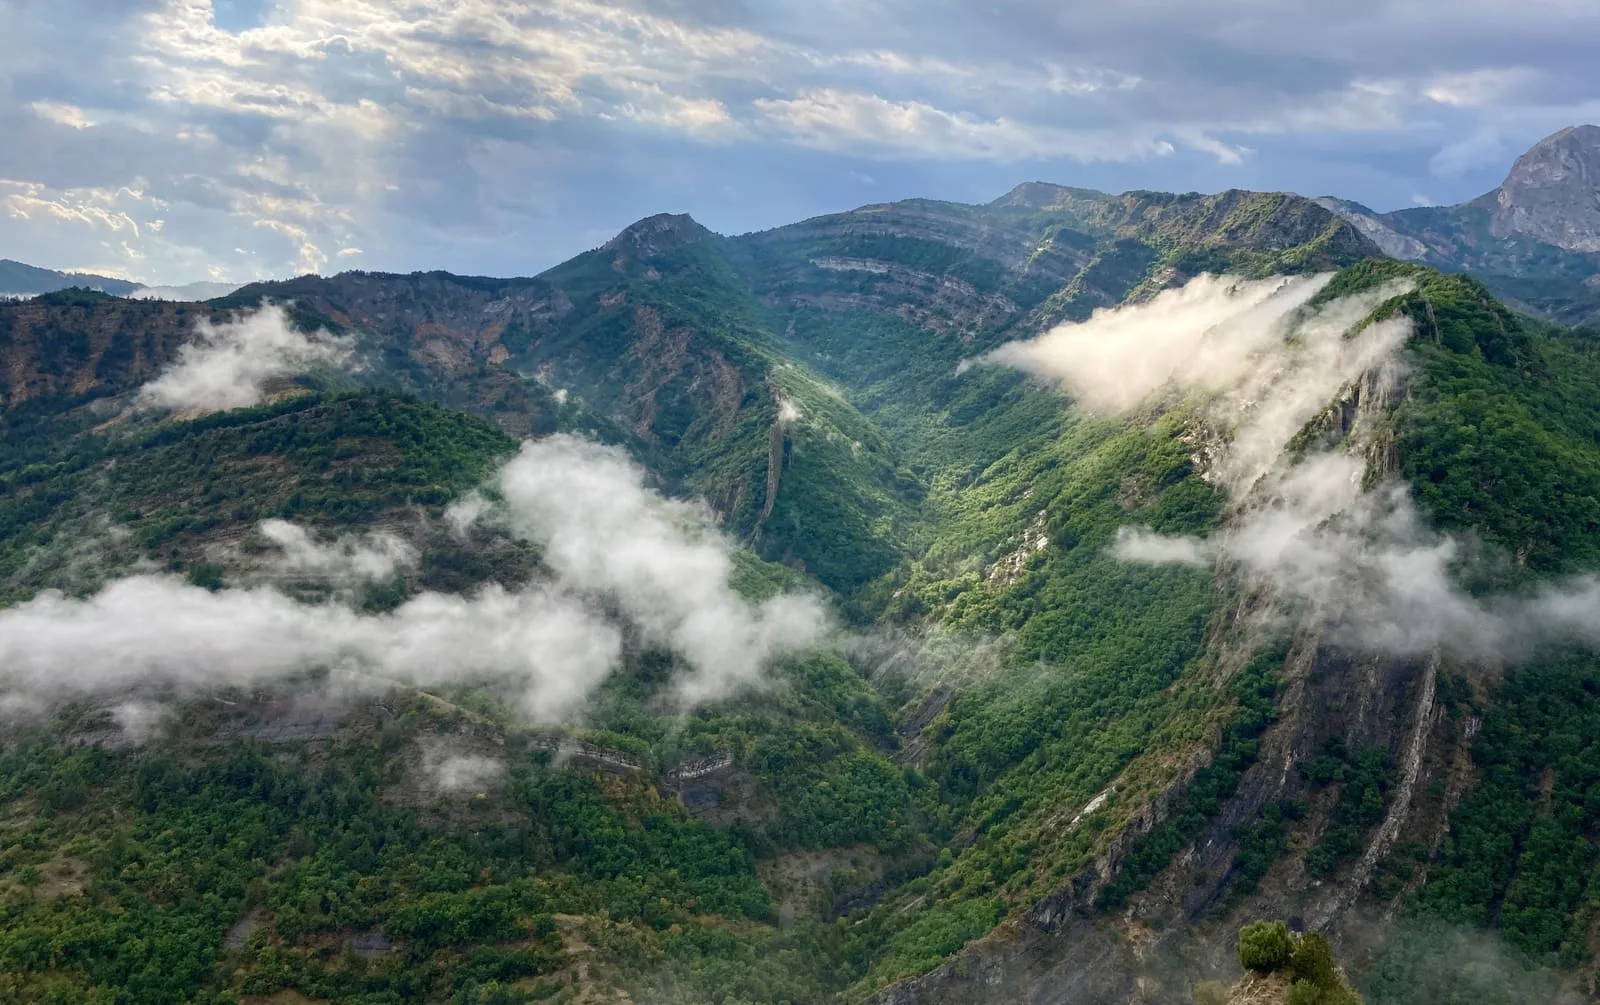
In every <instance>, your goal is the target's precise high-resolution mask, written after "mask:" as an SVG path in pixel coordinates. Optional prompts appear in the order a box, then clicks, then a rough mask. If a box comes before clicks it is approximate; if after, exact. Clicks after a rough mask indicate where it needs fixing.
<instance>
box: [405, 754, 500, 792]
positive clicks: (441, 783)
mask: <svg viewBox="0 0 1600 1005" xmlns="http://www.w3.org/2000/svg"><path fill="white" fill-rule="evenodd" d="M422 770H423V771H424V772H425V773H426V774H427V776H428V781H429V784H430V785H431V786H432V788H434V789H435V790H436V791H439V792H447V793H456V792H482V791H483V790H485V789H488V788H492V787H494V786H495V785H497V784H498V783H499V782H500V781H501V779H503V778H504V777H505V774H506V763H505V761H503V760H501V759H500V758H498V757H487V756H485V755H483V754H473V753H467V752H463V751H455V750H452V749H450V747H449V746H448V745H447V744H446V743H444V742H442V741H435V742H432V743H430V744H428V745H427V746H426V747H424V749H423V752H422Z"/></svg>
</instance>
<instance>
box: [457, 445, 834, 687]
mask: <svg viewBox="0 0 1600 1005" xmlns="http://www.w3.org/2000/svg"><path fill="white" fill-rule="evenodd" d="M496 488H497V489H498V490H499V493H500V495H501V497H502V499H503V502H502V503H500V504H498V505H496V506H494V507H492V508H490V509H487V510H486V509H484V507H483V506H482V504H481V502H478V501H468V502H466V503H464V507H465V509H464V510H458V511H457V514H456V516H457V520H456V522H457V524H458V525H461V524H462V523H470V522H471V520H473V519H479V520H483V519H488V520H497V521H500V522H502V523H503V524H504V525H505V526H506V527H507V528H508V529H509V530H510V531H511V532H512V533H514V534H517V535H518V536H520V537H523V538H524V539H526V540H528V541H531V542H533V543H534V544H536V545H538V546H540V547H541V548H542V549H543V553H544V559H543V560H544V562H545V564H546V565H548V566H549V568H550V569H551V570H552V571H553V572H554V573H555V575H556V577H557V579H558V580H559V581H560V582H562V583H563V584H565V585H566V586H567V587H568V588H570V589H572V590H575V591H578V592H581V593H584V594H590V595H598V596H602V597H605V598H608V600H610V601H611V602H613V603H615V604H616V605H617V607H618V608H619V609H620V610H621V611H623V612H624V614H625V615H626V617H627V618H628V620H629V621H630V622H631V623H633V624H634V625H636V626H637V627H638V628H639V629H640V630H641V631H642V632H643V633H644V636H645V637H646V638H647V639H648V640H649V641H650V642H652V643H654V644H657V645H662V646H666V647H669V648H671V649H672V650H673V651H674V652H676V653H678V654H679V655H681V656H682V657H683V658H684V660H685V661H686V662H687V663H688V664H689V666H690V672H689V674H688V675H686V676H685V677H683V678H681V679H680V680H679V681H678V682H677V685H676V688H677V695H678V698H679V699H680V700H681V701H683V702H685V703H688V704H695V703H698V702H701V701H705V700H709V699H711V698H713V697H715V696H718V695H722V694H727V693H729V692H730V691H733V690H738V689H740V688H743V687H746V686H748V685H750V684H753V683H755V681H756V680H757V678H758V677H759V674H760V672H761V670H762V668H764V667H765V666H767V665H768V664H769V663H771V662H772V661H773V660H774V659H777V658H780V657H782V656H785V655H788V654H792V653H795V652H799V651H802V650H805V649H808V648H811V647H814V646H816V645H817V644H819V643H820V642H821V641H822V639H823V637H824V636H825V634H826V633H827V631H828V618H827V616H826V613H825V611H824V610H823V607H822V605H821V603H820V602H819V601H818V600H817V599H816V598H815V597H812V596H809V595H805V594H788V593H785V594H779V595H778V596H776V597H773V598H771V599H769V600H767V601H766V602H764V603H762V604H752V603H750V602H749V601H747V600H745V599H744V598H743V597H741V596H739V595H738V594H737V593H736V592H734V590H733V589H732V588H731V587H730V586H729V585H728V581H729V576H730V574H731V573H732V571H733V562H732V558H731V556H730V554H729V551H728V545H727V543H726V541H724V540H723V539H722V538H721V537H719V536H717V535H716V534H715V533H714V532H712V531H711V530H710V528H708V527H706V526H704V524H703V521H702V520H701V519H700V518H699V517H698V516H697V515H696V514H695V513H694V511H692V510H691V509H690V508H689V507H687V506H684V505H682V504H678V503H672V502H669V501H668V500H665V499H663V498H661V497H660V496H659V495H656V494H655V493H653V492H650V491H649V490H648V489H646V488H645V486H644V472H643V470H642V469H640V468H639V467H638V466H637V465H635V464H634V463H633V462H632V461H630V460H629V459H628V457H627V455H626V454H624V453H623V452H622V451H620V450H618V449H616V448H613V447H606V446H602V445H600V444H597V443H595V442H593V441H590V440H585V439H582V438H580V437H576V436H569V435H564V434H558V435H555V436H550V437H546V438H544V439H542V440H535V441H530V442H527V443H524V444H523V446H522V451H521V452H520V453H519V454H518V455H517V456H516V457H515V458H513V459H512V460H511V461H510V462H509V463H508V464H506V465H505V466H504V467H503V468H502V469H501V470H500V473H499V475H498V477H497V479H496Z"/></svg>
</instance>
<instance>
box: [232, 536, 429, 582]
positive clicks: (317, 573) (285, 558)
mask: <svg viewBox="0 0 1600 1005" xmlns="http://www.w3.org/2000/svg"><path fill="white" fill-rule="evenodd" d="M258 529H259V531H260V533H261V536H262V537H264V538H266V539H267V540H268V541H269V542H271V543H272V544H273V545H275V546H276V547H277V548H278V552H279V553H278V555H277V556H276V558H275V559H274V560H273V561H272V562H271V563H270V566H269V569H270V571H271V572H272V573H273V574H274V575H278V576H284V577H291V578H295V579H314V580H318V581H320V582H324V583H327V584H329V585H332V586H336V587H351V586H357V585H359V584H361V583H381V582H383V581H384V580H387V579H390V578H392V577H393V576H394V575H395V574H397V573H400V572H404V571H407V570H410V569H413V568H415V567H416V565H417V561H418V557H419V556H418V555H417V550H416V549H415V548H413V547H412V546H411V545H410V544H409V543H408V542H406V541H405V540H404V539H402V538H400V537H398V536H397V535H395V534H391V533H388V532H387V531H376V532H373V533H370V534H364V535H361V536H353V535H345V536H343V537H339V538H337V539H335V540H333V541H331V542H325V541H319V540H317V539H316V537H314V536H313V535H312V533H311V532H310V531H309V530H307V529H306V528H304V527H302V526H300V525H299V524H296V523H290V522H289V521H287V520H263V521H262V522H261V526H260V527H259V528H258Z"/></svg>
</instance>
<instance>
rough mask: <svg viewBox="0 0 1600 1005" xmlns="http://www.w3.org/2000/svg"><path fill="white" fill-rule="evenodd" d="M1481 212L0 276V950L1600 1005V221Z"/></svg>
mask: <svg viewBox="0 0 1600 1005" xmlns="http://www.w3.org/2000/svg"><path fill="white" fill-rule="evenodd" d="M1469 208H1470V207H1469ZM1469 208H1460V207H1457V208H1453V209H1448V210H1446V209H1440V210H1428V211H1420V210H1408V211H1403V212H1402V213H1401V214H1388V215H1383V216H1381V217H1380V216H1379V215H1375V214H1368V213H1365V212H1364V211H1362V210H1361V208H1360V207H1354V206H1351V205H1346V204H1339V205H1332V206H1330V205H1328V203H1327V201H1326V200H1315V201H1314V200H1310V199H1305V198H1301V197H1298V196H1292V195H1285V194H1281V193H1254V192H1243V191H1228V192H1224V193H1220V194H1217V195H1196V194H1188V195H1172V194H1165V193H1154V192H1130V193H1125V194H1123V195H1120V196H1111V195H1105V194H1102V193H1097V192H1090V191H1087V190H1082V189H1072V188H1064V187H1059V186H1053V185H1047V184H1043V183H1031V184H1026V185H1022V186H1019V187H1018V188H1016V189H1014V190H1013V191H1012V192H1010V193H1008V194H1007V195H1005V196H1003V197H1001V198H1000V199H997V200H995V201H994V202H992V203H989V204H986V205H962V204H955V203H946V202H936V201H928V200H912V201H907V202H898V203H890V204H884V205H874V206H867V207H863V208H861V209H858V210H855V211H851V212H846V213H839V214H835V215H831V216H825V217H819V218H815V219H811V220H806V221H803V222H800V223H797V224H793V225H790V226H786V227H780V228H777V229H775V230H769V231H763V232H758V233H753V234H746V235H742V236H736V237H724V236H721V235H718V234H715V233H712V232H711V231H709V230H707V229H705V228H704V227H702V226H700V225H699V224H698V223H696V222H695V221H694V220H692V219H690V218H689V217H686V216H681V215H665V216H656V217H650V218H647V219H645V220H642V221H639V222H638V223H636V224H634V225H632V226H630V227H628V228H627V229H626V230H624V231H622V232H621V233H620V234H618V235H617V236H616V237H615V238H613V239H612V240H610V241H608V242H607V243H605V244H604V245H602V246H600V247H598V248H596V249H594V250H591V251H588V252H585V253H583V254H580V255H578V256H576V257H575V258H572V259H571V260H569V261H567V262H565V263H564V264H562V265H559V266H557V267H555V268H553V269H551V270H549V271H547V272H545V273H543V274H541V275H539V276H536V277H531V278H513V279H497V278H487V277H472V276H457V275H452V274H448V273H442V272H427V273H420V272H419V273H412V274H409V275H396V274H384V273H371V272H344V273H340V274H337V275H331V276H326V277H321V276H302V277H300V278H296V279H291V280H286V281H279V282H266V283H259V284H253V285H250V286H247V287H244V288H241V289H239V290H237V291H236V292H234V293H232V294H229V295H228V296H225V297H222V298H218V299H213V300H209V301H206V302H203V303H172V302H166V301H140V300H129V299H121V298H119V297H116V296H112V295H110V294H109V293H102V292H97V291H90V290H84V289H66V290H62V291H57V292H52V293H47V294H44V295H42V296H39V297H35V298H32V299H28V300H21V301H17V302H7V303H0V407H3V411H0V430H3V449H0V597H3V599H4V601H5V602H6V605H7V606H6V608H5V609H4V610H0V708H3V709H4V710H5V714H6V715H7V716H8V719H7V727H6V730H5V734H4V739H3V743H0V915H3V917H4V924H3V925H0V1000H4V1001H19V1002H22V1001H27V1002H56V1001H60V1002H70V1001H107V1002H123V1001H127V1002H152V1003H154V1002H169V1001H170V1002H180V1001H200V1002H216V1003H222V1002H232V1003H251V1005H258V1003H266V1002H274V1003H283V1002H306V1001H311V1002H324V1001H328V1002H331V1001H340V1002H345V1001H348V1002H363V1003H373V1005H376V1003H380V1002H399V1001H439V1002H453V1003H454V1002H460V1003H488V1002H519V1001H550V1002H570V1003H585V1005H587V1003H598V1002H614V1001H635V1002H641V1003H650V1005H668V1003H674V1002H683V1003H702V1002H715V1003H718V1005H745V1003H749V1005H756V1003H778V1002H786V1003H800V1002H816V1003H822V1002H847V1003H868V1002H871V1003H877V1005H947V1003H948V1005H955V1003H969V1002H970V1003H978V1002H997V1001H1019V1002H1021V1001H1026V1002H1030V1003H1040V1005H1043V1003H1063V1005H1064V1003H1080V1002H1081V1003H1091V1002H1130V1003H1131V1002H1141V1003H1151V1005H1154V1003H1157V1002H1162V1003H1165V1002H1174V1001H1190V1000H1199V999H1198V998H1197V997H1196V996H1197V995H1199V994H1200V993H1201V992H1198V991H1196V990H1195V988H1196V985H1198V984H1201V983H1202V982H1208V981H1210V982H1216V981H1220V982H1223V983H1224V984H1232V983H1233V982H1234V981H1235V980H1236V979H1237V978H1238V977H1239V974H1240V970H1239V964H1238V961H1237V956H1236V953H1235V943H1236V940H1237V936H1238V933H1239V931H1240V928H1241V926H1243V925H1244V924H1246V923H1248V922H1250V921H1253V920H1256V919H1262V918H1265V919H1283V920H1285V921H1288V922H1289V923H1290V926H1291V927H1292V928H1294V929H1295V930H1296V931H1299V930H1309V931H1316V932H1321V933H1323V934H1325V935H1327V936H1328V937H1329V939H1330V940H1331V942H1332V943H1333V945H1334V948H1335V950H1336V951H1337V956H1338V959H1339V961H1340V962H1341V964H1342V965H1343V966H1344V968H1345V969H1346V970H1347V971H1348V973H1349V978H1350V980H1351V981H1352V982H1353V984H1354V985H1355V987H1356V988H1357V989H1358V990H1359V991H1360V992H1361V993H1362V994H1363V995H1364V996H1365V1000H1366V1001H1368V1002H1371V1003H1373V1005H1390V1003H1394V1005H1399V1003H1411V1002H1419V1001H1427V1002H1451V1001H1465V1000H1471V1001H1474V1002H1477V1003H1481V1005H1493V1003H1499V1002H1505V1003H1512V1002H1517V1003H1522V1002H1533V1001H1538V1002H1562V1003H1565V1002H1568V1001H1582V1000H1589V999H1590V998H1591V997H1592V996H1593V995H1594V994H1595V988H1596V984H1595V981H1596V980H1597V965H1600V957H1597V952H1600V941H1597V940H1600V914H1597V908H1600V879H1597V877H1600V843H1597V842H1600V799H1597V798H1596V795H1595V794H1596V793H1597V792H1600V745H1597V744H1600V740H1597V739H1596V738H1597V737H1600V664H1596V662H1595V659H1594V646H1595V645H1596V644H1600V638H1597V637H1596V635H1595V631H1594V625H1595V624H1596V623H1600V622H1597V620H1596V618H1595V616H1594V615H1595V612H1596V611H1597V610H1600V608H1597V607H1596V606H1595V599H1596V594H1595V587H1594V580H1593V578H1592V577H1593V575H1594V574H1595V571H1596V570H1597V569H1600V535H1597V534H1596V530H1597V528H1600V502H1597V500H1600V354H1597V351H1596V350H1597V343H1596V341H1595V338H1594V334H1593V332H1592V331H1589V330H1588V329H1586V328H1583V327H1570V325H1572V324H1577V323H1581V322H1587V321H1589V320H1592V318H1591V317H1590V315H1589V314H1588V313H1585V310H1586V309H1580V308H1579V307H1573V308H1572V309H1570V310H1569V309H1568V308H1567V307H1566V306H1563V305H1565V304H1566V303H1567V301H1566V300H1562V299H1560V298H1561V297H1568V296H1570V297H1572V298H1573V303H1577V302H1578V300H1581V297H1582V296H1583V294H1582V293H1581V290H1582V289H1583V288H1585V286H1586V280H1585V278H1584V276H1586V275H1587V274H1586V273H1585V274H1582V275H1580V273H1582V269H1583V268H1586V266H1582V264H1581V263H1582V260H1583V256H1585V255H1589V256H1590V257H1592V251H1593V249H1588V250H1583V249H1576V250H1573V249H1562V250H1560V256H1556V253H1555V252H1547V251H1546V250H1545V249H1544V247H1543V245H1539V246H1538V247H1534V248H1533V251H1532V252H1529V254H1532V255H1533V256H1534V258H1527V257H1517V256H1519V255H1522V253H1523V252H1524V251H1526V250H1527V249H1528V248H1529V247H1531V245H1528V244H1527V243H1526V242H1528V241H1530V240H1532V238H1531V237H1517V238H1507V240H1512V241H1513V242H1514V246H1513V245H1507V246H1505V247H1504V248H1502V246H1501V245H1498V244H1494V243H1493V241H1490V240H1489V239H1488V238H1481V240H1480V239H1479V238H1480V237H1481V235H1479V237H1474V238H1471V240H1469V238H1468V237H1453V238H1451V239H1450V240H1449V241H1445V240H1444V239H1442V238H1440V239H1438V241H1435V242H1434V243H1428V242H1429V241H1434V237H1427V235H1435V236H1436V231H1437V230H1438V229H1439V228H1441V227H1443V224H1437V225H1436V224H1434V223H1419V222H1416V221H1420V220H1422V219H1423V213H1424V212H1427V213H1433V214H1434V215H1435V216H1438V217H1440V218H1441V219H1443V218H1446V217H1448V218H1449V219H1450V220H1452V221H1455V220H1456V218H1457V217H1460V218H1461V220H1466V222H1464V223H1460V224H1459V225H1460V227H1461V228H1463V229H1462V230H1461V233H1463V234H1469V235H1470V234H1477V231H1474V230H1470V229H1468V228H1470V227H1476V226H1478V224H1477V223H1473V222H1472V220H1476V219H1477V218H1476V217H1472V220H1467V215H1470V214H1469V212H1468V209H1469ZM1472 212H1476V210H1472ZM1483 212H1485V213H1488V212H1489V210H1487V209H1484V210H1483ZM1451 214H1454V215H1451ZM1463 214H1467V215H1463ZM1429 219H1430V220H1431V219H1432V217H1429ZM1517 219H1519V220H1520V219H1522V218H1520V217H1519V218H1517ZM1524 223H1525V221H1524ZM1524 223H1519V224H1517V225H1518V226H1523V225H1524ZM1456 225H1457V224H1456V223H1454V222H1452V223H1451V226H1456ZM1483 226H1484V227H1488V228H1491V229H1490V230H1486V231H1484V233H1489V234H1493V233H1494V231H1493V229H1492V228H1493V227H1495V226H1500V225H1497V224H1492V223H1484V224H1483ZM1408 228H1409V229H1408ZM1430 228H1432V229H1430ZM1541 233H1542V232H1541ZM1397 235H1398V236H1397ZM1419 235H1422V236H1419ZM1555 236H1556V237H1560V235H1555ZM1550 237H1551V235H1550V234H1544V238H1550ZM1425 238H1426V239H1425ZM1544 238H1541V240H1542V239H1544ZM1500 239H1501V238H1500V237H1498V236H1497V237H1495V238H1494V240H1495V241H1498V240H1500ZM1561 239H1562V240H1565V238H1561ZM1411 241H1415V242H1418V243H1415V244H1413V243H1408V242H1411ZM1472 241H1477V242H1478V243H1477V244H1472ZM1452 242H1453V243H1452ZM1568 243H1571V242H1570V241H1569V242H1568ZM1469 245H1471V254H1468V251H1466V250H1463V249H1466V248H1468V246H1469ZM1551 247H1556V246H1555V245H1551ZM1485 249H1487V250H1485ZM1474 255H1477V256H1479V257H1473V256H1474ZM1541 255H1542V256H1545V257H1538V256H1541ZM1391 256H1394V257H1391ZM1495 256H1500V257H1495ZM1506 256H1510V257H1506ZM1557 257H1559V262H1558V263H1557V265H1558V267H1557V268H1555V269H1554V271H1552V272H1549V273H1543V272H1541V273H1539V274H1537V275H1534V274H1533V271H1532V270H1534V265H1535V264H1538V263H1543V262H1545V260H1546V258H1548V259H1550V260H1551V261H1555V260H1556V258H1557ZM1535 258H1537V263H1535V262H1534V259H1535ZM1402 259H1412V260H1415V261H1404V260H1402ZM1530 263H1533V264H1530ZM1542 267H1543V266H1542V265H1540V268H1542ZM1519 270H1522V271H1519ZM1574 270H1575V271H1574ZM1216 276H1226V277H1228V278H1227V279H1226V280H1215V279H1213V278H1212V277H1216ZM1523 282H1526V284H1529V285H1522V286H1519V285H1517V284H1518V283H1523ZM1535 286H1537V287H1538V291H1543V290H1547V289H1548V290H1556V289H1557V288H1558V287H1559V289H1560V290H1561V291H1564V292H1560V293H1559V294H1551V295H1550V296H1545V295H1544V293H1540V292H1538V291H1536V290H1535V289H1534V287H1535ZM1574 291H1577V292H1574ZM1536 293H1537V295H1536ZM263 302H266V303H269V304H276V305H279V308H278V309H279V310H280V312H281V320H279V321H273V322H272V323H273V324H274V325H275V326H276V327H275V328H274V329H273V331H274V332H275V334H274V335H273V338H275V339H278V340H279V341H281V343H282V344H283V345H284V346H290V347H298V348H296V349H295V350H294V351H295V352H298V353H300V355H298V356H294V357H293V360H292V361H291V362H292V365H291V362H285V360H290V356H283V357H282V358H278V357H273V358H272V359H269V360H266V361H265V363H263V362H262V361H259V360H256V361H253V362H251V363H250V365H249V366H246V365H245V364H244V363H241V362H239V361H238V360H235V361H234V364H235V365H234V368H233V369H231V370H229V371H227V373H226V374H225V375H224V376H226V377H227V388H226V389H228V390H230V391H238V390H239V389H240V388H243V389H244V390H246V391H248V392H249V403H248V404H246V405H244V406H242V407H214V406H212V405H207V404H205V403H204V402H205V400H207V399H202V398H199V397H196V398H195V399H194V400H193V401H192V402H186V401H182V400H180V397H179V396H177V392H176V391H173V392H172V395H173V396H172V397H170V399H169V398H162V399H160V401H161V402H162V404H160V405H159V407H158V405H153V404H152V403H151V402H152V398H151V392H150V390H149V388H150V387H151V386H152V385H153V383H154V382H156V381H158V380H166V381H168V382H169V390H170V388H178V389H180V390H181V389H182V388H191V389H192V388H194V387H196V386H198V384H196V383H194V382H195V381H199V380H200V379H201V377H205V378H206V379H207V380H211V381H212V382H213V383H222V382H223V381H222V378H221V377H219V376H217V374H218V373H219V371H218V370H216V369H211V370H207V369H205V368H203V367H200V366H199V363H197V362H196V361H197V360H198V359H199V351H198V350H191V349H189V346H191V344H192V343H193V340H194V336H193V333H194V332H195V331H196V326H197V325H199V324H201V323H203V324H204V325H206V326H210V330H213V331H215V332H219V333H222V334H219V335H218V336H217V339H216V344H217V345H219V346H223V347H224V348H223V349H221V350H217V352H218V357H217V358H229V357H227V353H228V352H236V354H237V355H238V356H239V357H240V358H241V359H244V358H251V357H249V354H248V352H247V351H246V350H245V349H243V348H237V349H236V350H234V349H228V348H227V347H228V346H242V345H243V343H242V342H239V343H235V342H227V341H226V337H228V336H227V333H229V332H234V331H235V330H236V329H235V328H234V327H233V326H236V325H238V324H240V323H241V320H240V319H241V318H246V317H249V318H255V319H257V320H256V322H255V323H265V322H262V321H261V320H260V319H261V317H262V315H258V314H257V313H256V312H257V311H261V310H263V308H262V304H263ZM269 320H271V319H270V318H269ZM1058 326H1064V327H1058ZM1058 339H1059V340H1062V341H1057V340H1058ZM308 346H309V347H310V348H309V349H308V348H307V347H308ZM210 358H211V357H206V359H210ZM251 359H253V358H251ZM266 363H271V364H272V365H271V366H268V365H266ZM188 365H193V366H194V367H195V370H194V372H193V373H190V372H189V371H186V370H183V367H185V366H188ZM174 374H178V375H186V377H185V379H186V380H189V381H190V383H184V382H183V381H180V380H177V379H176V378H175V377H174ZM530 439H531V440H532V441H534V442H533V444H532V445H531V446H528V445H519V444H522V443H523V441H525V440H530ZM541 445H542V446H541ZM285 525H288V526H290V527H292V528H298V530H288V531H286V530H285V529H284V526H285ZM297 535H298V536H297ZM119 590H120V591H122V592H118V591H119ZM139 591H144V592H139ZM551 622H559V623H560V626H561V627H562V630H561V631H556V630H555V627H554V626H553V625H552V624H551ZM574 625H576V626H579V627H581V630H582V633H583V635H582V637H581V638H578V637H576V636H574V635H572V634H564V633H566V632H567V630H568V629H571V628H572V626H574ZM572 630H573V631H576V630H577V629H572ZM501 638H509V639H512V641H511V642H507V643H505V644H503V645H501V644H498V643H497V640H498V639H501ZM219 639H234V640H237V642H235V643H224V642H220V641H218V640H219ZM391 640H399V641H398V642H393V641H391ZM597 654H598V655H597ZM245 656H248V657H249V658H245ZM1469 964H1470V965H1469ZM1250 980H1251V979H1247V980H1246V982H1245V983H1246V984H1247V985H1248V984H1250Z"/></svg>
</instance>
